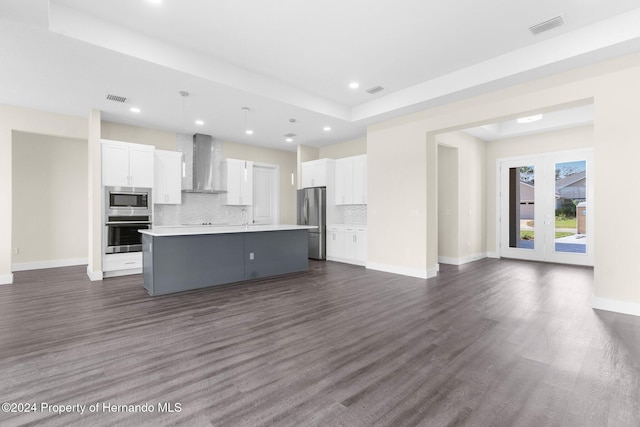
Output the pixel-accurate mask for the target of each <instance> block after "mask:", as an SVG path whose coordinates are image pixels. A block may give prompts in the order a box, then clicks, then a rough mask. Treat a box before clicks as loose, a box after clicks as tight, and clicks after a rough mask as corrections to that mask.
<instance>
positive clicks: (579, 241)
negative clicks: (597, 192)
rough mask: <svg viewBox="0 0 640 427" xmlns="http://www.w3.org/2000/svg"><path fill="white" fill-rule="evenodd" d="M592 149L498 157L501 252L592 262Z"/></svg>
mask: <svg viewBox="0 0 640 427" xmlns="http://www.w3.org/2000/svg"><path fill="white" fill-rule="evenodd" d="M592 168H593V152H592V151H591V150H580V151H571V152H559V153H549V154H545V155H540V156H533V157H519V158H511V159H503V160H500V161H499V177H500V178H499V180H500V184H499V187H500V188H499V190H500V191H499V194H500V203H499V204H500V208H499V212H500V215H499V235H500V239H499V242H500V256H503V257H507V258H518V259H528V260H535V261H549V262H558V263H565V264H579V265H593V237H594V236H593V235H594V229H593V214H592V213H593V202H594V200H593V173H592Z"/></svg>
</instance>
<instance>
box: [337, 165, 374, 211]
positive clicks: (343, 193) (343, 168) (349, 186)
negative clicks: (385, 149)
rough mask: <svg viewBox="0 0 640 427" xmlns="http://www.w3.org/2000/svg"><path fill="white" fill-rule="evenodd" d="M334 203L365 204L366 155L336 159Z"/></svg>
mask: <svg viewBox="0 0 640 427" xmlns="http://www.w3.org/2000/svg"><path fill="white" fill-rule="evenodd" d="M335 203H336V205H366V204H367V156H366V155H361V156H353V157H345V158H342V159H338V160H336V191H335Z"/></svg>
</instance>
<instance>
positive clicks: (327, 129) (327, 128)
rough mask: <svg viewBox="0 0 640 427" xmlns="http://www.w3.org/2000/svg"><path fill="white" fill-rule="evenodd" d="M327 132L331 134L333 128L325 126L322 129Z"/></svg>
mask: <svg viewBox="0 0 640 427" xmlns="http://www.w3.org/2000/svg"><path fill="white" fill-rule="evenodd" d="M322 130H324V131H325V132H329V131H330V130H331V126H325V127H323V128H322Z"/></svg>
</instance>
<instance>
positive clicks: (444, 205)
mask: <svg viewBox="0 0 640 427" xmlns="http://www.w3.org/2000/svg"><path fill="white" fill-rule="evenodd" d="M459 210H460V208H459V206H458V149H457V148H455V147H448V146H445V145H441V144H440V145H438V261H439V262H442V263H445V264H455V263H454V262H451V261H450V260H454V259H459V258H460V239H459V238H458V233H459V231H460V227H459V224H458V213H459Z"/></svg>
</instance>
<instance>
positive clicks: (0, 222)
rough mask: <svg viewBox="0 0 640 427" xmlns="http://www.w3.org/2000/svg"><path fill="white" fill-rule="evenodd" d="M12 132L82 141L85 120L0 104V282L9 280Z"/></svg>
mask: <svg viewBox="0 0 640 427" xmlns="http://www.w3.org/2000/svg"><path fill="white" fill-rule="evenodd" d="M14 131H19V132H26V133H36V134H42V135H54V136H61V137H68V138H76V139H84V140H86V139H87V120H86V118H82V117H72V116H65V115H62V114H54V113H47V112H43V111H37V110H31V109H28V108H21V107H14V106H9V105H0V206H2V209H0V236H2V238H0V284H5V283H12V282H13V274H12V273H11V242H12V240H13V239H12V223H13V215H12V212H13V208H12V204H13V202H12V198H13V190H12V187H13V178H12V175H13V165H12V158H13V156H12V145H13V144H12V140H13V133H14ZM85 200H86V199H85Z"/></svg>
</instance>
